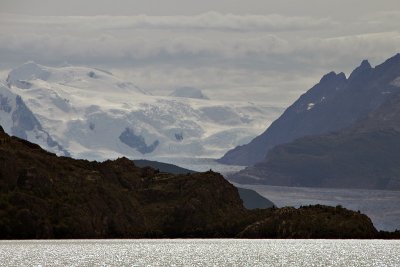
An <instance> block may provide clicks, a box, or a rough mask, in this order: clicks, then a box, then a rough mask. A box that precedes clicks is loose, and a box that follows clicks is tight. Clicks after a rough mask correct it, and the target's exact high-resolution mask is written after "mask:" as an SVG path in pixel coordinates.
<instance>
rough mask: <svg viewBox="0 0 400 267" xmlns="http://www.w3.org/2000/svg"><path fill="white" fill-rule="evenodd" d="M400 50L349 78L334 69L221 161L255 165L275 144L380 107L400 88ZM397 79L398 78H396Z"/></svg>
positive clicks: (365, 64)
mask: <svg viewBox="0 0 400 267" xmlns="http://www.w3.org/2000/svg"><path fill="white" fill-rule="evenodd" d="M399 76H400V54H397V55H396V56H394V57H392V58H390V59H388V60H386V61H385V62H384V63H383V64H381V65H379V66H376V67H375V68H372V67H371V65H370V64H369V63H368V61H363V62H362V63H361V65H360V66H359V67H358V68H356V69H355V70H354V71H353V72H352V73H351V75H350V76H349V78H348V79H346V77H345V75H344V74H343V73H339V74H336V73H334V72H331V73H329V74H327V75H325V76H324V77H323V78H322V79H321V81H320V82H319V83H318V84H317V85H315V86H314V87H313V88H311V89H310V90H309V91H307V93H305V94H304V95H302V96H301V97H300V98H299V99H298V100H297V101H296V102H295V103H294V104H293V105H291V106H290V107H289V108H288V109H287V110H286V111H285V112H284V113H283V115H282V116H281V117H280V118H279V119H277V120H276V121H274V122H273V123H272V124H271V126H270V127H269V128H268V129H267V130H266V131H265V132H264V133H263V134H261V135H259V136H258V137H256V138H255V139H253V140H252V141H251V142H250V143H249V144H247V145H243V146H238V147H236V148H235V149H233V150H230V151H228V152H227V153H226V154H225V155H224V156H223V157H222V158H221V159H220V160H219V161H220V162H221V163H225V164H234V165H247V166H250V165H254V164H256V163H257V162H260V161H263V160H264V159H265V156H266V155H267V152H268V151H269V150H270V149H271V148H273V147H274V146H276V145H280V144H284V143H288V142H291V141H293V140H295V139H297V138H300V137H304V136H310V135H318V134H323V133H329V132H332V131H337V130H340V129H343V128H345V127H348V126H350V125H351V124H353V123H354V122H356V121H357V120H359V119H362V118H364V117H365V116H367V114H368V113H369V112H371V111H373V110H375V109H377V108H378V107H379V106H380V105H381V104H382V103H383V102H384V101H385V100H386V99H387V98H390V97H391V95H392V94H393V93H396V92H399V91H400V88H399V87H398V86H396V85H395V83H396V81H397V82H398V77H399ZM396 79H397V80H396Z"/></svg>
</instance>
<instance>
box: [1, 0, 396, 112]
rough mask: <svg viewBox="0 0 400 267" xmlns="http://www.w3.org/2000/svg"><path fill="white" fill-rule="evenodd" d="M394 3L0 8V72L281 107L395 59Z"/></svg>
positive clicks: (18, 0)
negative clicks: (90, 79)
mask: <svg viewBox="0 0 400 267" xmlns="http://www.w3.org/2000/svg"><path fill="white" fill-rule="evenodd" d="M399 31H400V3H399V2H398V0H381V1H366V0H347V1H344V0H336V1H324V0H303V1H300V0H281V1H268V0H246V1H244V0H240V1H239V0H213V1H211V0H203V1H198V0H196V1H191V0H163V1H160V0H157V1H156V0H142V1H139V0H112V1H105V0H79V1H78V0H68V1H66V0H0V72H2V73H6V71H7V70H8V69H10V68H13V67H16V66H18V65H19V64H22V63H23V62H26V61H29V60H33V61H35V62H38V63H40V64H44V65H54V66H59V65H62V64H65V63H68V64H73V65H86V66H93V67H101V68H105V69H108V70H111V71H112V72H113V73H115V74H117V75H119V76H123V77H125V78H126V79H128V80H131V81H132V82H134V83H136V84H137V85H139V86H141V87H143V88H145V89H147V90H150V91H152V92H154V93H160V94H167V93H168V92H169V91H170V90H172V89H173V88H175V87H179V86H193V87H198V88H200V89H203V90H204V91H205V93H206V94H208V95H209V96H211V97H213V98H220V99H222V98H225V99H241V100H247V101H264V102H268V103H270V104H272V105H278V106H286V105H288V104H290V102H292V101H293V100H295V99H296V98H297V97H298V96H299V95H300V94H302V93H304V92H305V91H306V90H307V89H308V88H309V87H311V86H312V85H313V84H315V83H316V82H318V80H319V79H320V77H321V76H322V75H323V74H325V73H327V72H329V71H331V70H334V71H337V72H340V71H344V72H345V73H346V74H349V72H350V71H351V69H353V68H355V67H356V66H357V65H358V64H359V63H360V62H361V60H362V59H369V60H370V62H371V64H372V65H376V64H379V63H381V62H382V61H383V60H385V59H386V58H388V57H390V56H393V55H394V54H396V53H398V52H400V32H399Z"/></svg>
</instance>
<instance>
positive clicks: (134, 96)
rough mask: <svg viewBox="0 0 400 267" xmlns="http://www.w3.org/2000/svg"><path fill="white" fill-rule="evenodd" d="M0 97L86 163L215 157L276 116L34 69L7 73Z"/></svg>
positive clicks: (91, 76)
mask: <svg viewBox="0 0 400 267" xmlns="http://www.w3.org/2000/svg"><path fill="white" fill-rule="evenodd" d="M4 90H8V91H9V92H10V93H12V94H14V95H16V96H19V97H20V99H22V101H23V102H24V103H25V106H26V107H27V109H29V110H30V112H31V113H32V114H33V116H34V117H35V118H36V120H37V122H38V123H39V124H40V125H41V127H42V129H43V130H44V131H45V132H47V133H48V134H49V135H50V136H51V138H52V139H53V140H54V141H55V142H57V143H58V144H59V145H60V146H61V147H62V148H63V149H65V150H66V151H68V152H69V153H70V154H71V155H72V156H73V157H76V158H84V159H92V160H105V159H108V158H117V157H120V156H127V157H130V158H154V157H163V156H167V157H169V158H174V157H208V158H209V157H220V156H221V155H222V154H223V153H225V152H226V151H227V150H228V149H230V148H232V147H235V146H236V145H239V144H243V143H246V142H248V141H249V140H251V138H253V137H254V136H255V135H256V134H257V133H258V132H259V131H260V130H261V128H260V125H261V124H260V123H261V122H268V121H271V120H272V119H273V118H276V116H277V114H278V113H279V112H280V111H279V109H277V108H272V107H263V106H260V105H256V104H252V103H246V102H224V101H215V100H207V101H204V100H203V99H193V98H182V97H171V96H153V95H150V94H148V93H146V91H144V90H142V89H140V88H138V87H137V86H135V85H134V84H133V83H131V82H127V81H124V80H122V79H120V78H118V77H116V76H114V75H113V74H112V73H109V72H106V71H103V70H99V69H93V68H87V67H74V66H67V67H60V68H54V67H47V66H42V65H39V64H36V63H33V62H28V63H26V64H23V65H21V66H19V67H17V68H15V69H14V70H12V71H11V72H10V73H9V75H8V78H7V85H6V86H5V87H4ZM24 127H25V126H24ZM5 129H6V131H7V132H8V133H10V134H13V133H12V132H10V131H9V129H8V128H7V127H5ZM21 137H22V136H21ZM28 137H29V136H28ZM28 140H30V141H32V142H35V139H34V138H28ZM50 151H54V152H57V151H56V150H52V148H50Z"/></svg>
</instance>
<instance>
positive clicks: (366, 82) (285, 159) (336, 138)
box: [228, 54, 400, 190]
mask: <svg viewBox="0 0 400 267" xmlns="http://www.w3.org/2000/svg"><path fill="white" fill-rule="evenodd" d="M399 81H400V54H397V55H396V56H394V57H392V58H390V59H388V60H387V61H385V62H384V63H383V64H381V65H379V66H376V67H375V68H372V67H371V66H370V65H369V63H368V62H367V61H363V62H362V64H361V65H360V66H359V67H358V68H357V69H355V70H354V71H353V72H352V74H351V75H350V76H349V78H348V79H346V78H345V77H344V74H339V75H336V74H333V73H331V74H328V75H327V76H325V77H324V78H323V79H322V80H321V82H320V83H319V84H318V85H316V86H315V87H313V88H312V89H310V90H309V91H308V92H307V93H306V94H304V95H303V96H301V97H300V99H299V100H297V101H296V102H295V103H294V104H293V105H292V106H291V107H289V108H288V109H287V110H286V111H285V113H284V114H283V115H282V116H281V117H280V118H279V119H278V120H277V121H275V122H274V123H273V124H272V125H271V127H270V128H268V129H267V131H266V132H265V133H264V134H263V135H261V136H259V137H257V138H256V139H254V140H253V141H252V142H251V143H250V144H249V146H250V145H251V146H253V145H254V144H255V143H257V142H261V141H263V144H264V146H263V148H264V149H266V151H267V153H266V157H265V158H264V159H262V160H260V161H259V162H258V163H256V164H255V165H254V166H250V167H248V168H246V169H244V170H243V171H240V172H239V173H236V174H234V175H232V176H230V177H229V178H230V179H232V180H233V181H235V182H240V183H259V184H269V185H283V186H298V187H335V188H365V189H384V190H400V179H399V177H400V168H399V166H400V146H399V144H400V115H399V114H400V113H399V111H400V82H399ZM318 99H320V100H321V101H320V102H317V101H316V100H318ZM279 131H280V132H281V137H280V138H281V139H279V140H278V139H276V138H275V139H271V138H272V136H276V135H277V134H278V132H279ZM293 139H294V140H293ZM272 144H273V145H272ZM260 146H261V145H260ZM248 148H249V147H242V149H244V150H242V152H243V153H244V154H245V155H246V153H247V152H249V151H247V150H246V149H248ZM237 151H238V150H237ZM259 151H260V150H258V152H259ZM235 153H236V152H235ZM249 153H251V151H250V152H249ZM256 153H257V152H256ZM228 154H229V153H228Z"/></svg>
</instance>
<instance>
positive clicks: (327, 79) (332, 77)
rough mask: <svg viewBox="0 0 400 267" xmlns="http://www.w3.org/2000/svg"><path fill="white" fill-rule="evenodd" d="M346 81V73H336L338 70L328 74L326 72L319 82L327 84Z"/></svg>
mask: <svg viewBox="0 0 400 267" xmlns="http://www.w3.org/2000/svg"><path fill="white" fill-rule="evenodd" d="M345 81H346V75H345V74H344V73H343V72H341V73H338V74H336V72H334V71H331V72H329V73H328V74H325V75H324V76H323V77H322V79H321V80H320V82H319V83H320V84H327V83H337V82H345Z"/></svg>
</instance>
